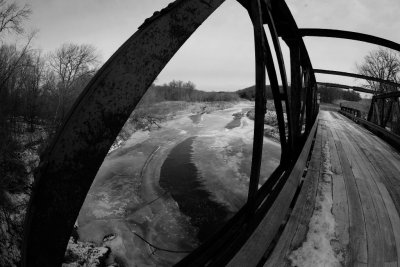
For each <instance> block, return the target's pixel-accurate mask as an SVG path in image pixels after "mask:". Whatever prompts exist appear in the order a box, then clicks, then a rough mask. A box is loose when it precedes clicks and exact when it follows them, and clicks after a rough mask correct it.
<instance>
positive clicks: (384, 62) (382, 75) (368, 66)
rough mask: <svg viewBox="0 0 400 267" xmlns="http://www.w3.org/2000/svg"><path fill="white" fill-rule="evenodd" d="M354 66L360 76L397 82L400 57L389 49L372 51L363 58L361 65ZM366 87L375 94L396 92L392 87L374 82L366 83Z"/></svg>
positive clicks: (399, 70)
mask: <svg viewBox="0 0 400 267" xmlns="http://www.w3.org/2000/svg"><path fill="white" fill-rule="evenodd" d="M356 66H357V69H358V72H359V73H360V74H362V75H367V76H372V77H375V78H379V79H382V80H389V81H392V82H399V72H400V56H399V54H398V53H397V52H394V51H392V50H390V49H384V48H379V49H377V50H373V51H371V52H370V53H369V54H368V55H367V56H365V57H364V61H363V62H362V63H361V65H358V64H356ZM368 87H369V88H371V89H372V90H375V91H376V92H377V93H382V92H390V91H396V90H397V89H396V87H394V86H391V85H388V84H384V83H379V82H374V81H368Z"/></svg>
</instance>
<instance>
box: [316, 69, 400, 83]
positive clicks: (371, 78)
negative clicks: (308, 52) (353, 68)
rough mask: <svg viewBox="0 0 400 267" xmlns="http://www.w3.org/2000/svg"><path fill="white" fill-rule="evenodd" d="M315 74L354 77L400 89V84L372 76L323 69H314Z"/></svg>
mask: <svg viewBox="0 0 400 267" xmlns="http://www.w3.org/2000/svg"><path fill="white" fill-rule="evenodd" d="M314 72H315V73H321V74H330V75H338V76H346V77H352V78H357V79H364V80H370V81H375V82H380V83H386V84H389V85H392V86H395V87H400V84H398V83H395V82H392V81H389V80H383V79H379V78H375V77H372V76H366V75H361V74H356V73H350V72H343V71H335V70H322V69H314Z"/></svg>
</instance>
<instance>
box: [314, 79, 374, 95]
mask: <svg viewBox="0 0 400 267" xmlns="http://www.w3.org/2000/svg"><path fill="white" fill-rule="evenodd" d="M317 84H318V85H321V86H325V87H335V88H342V89H351V90H353V91H357V92H362V93H367V94H374V93H375V91H374V90H370V89H365V88H363V87H359V86H350V85H345V84H338V83H323V82H317Z"/></svg>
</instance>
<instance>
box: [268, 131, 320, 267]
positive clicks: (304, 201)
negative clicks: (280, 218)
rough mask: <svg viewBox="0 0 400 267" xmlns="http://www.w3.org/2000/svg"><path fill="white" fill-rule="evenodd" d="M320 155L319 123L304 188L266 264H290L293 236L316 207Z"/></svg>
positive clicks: (306, 223) (307, 221)
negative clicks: (289, 257) (289, 256)
mask: <svg viewBox="0 0 400 267" xmlns="http://www.w3.org/2000/svg"><path fill="white" fill-rule="evenodd" d="M320 155H321V129H320V126H319V125H318V129H317V136H316V139H315V143H314V147H313V150H312V157H311V160H310V163H309V167H308V171H307V174H306V177H305V179H304V183H303V186H302V189H301V191H300V194H299V196H298V199H297V201H296V204H295V206H294V208H293V211H292V214H291V215H290V218H289V220H288V222H287V224H286V226H285V229H284V231H283V233H282V235H281V236H280V238H279V241H278V243H277V245H276V246H275V248H274V250H273V252H272V254H271V255H270V256H269V258H268V260H267V262H266V263H265V265H264V266H290V262H289V260H288V258H287V257H288V255H289V254H290V253H291V251H292V250H293V249H294V248H295V247H294V246H293V244H292V240H293V237H294V236H295V234H296V232H297V231H301V229H302V228H304V226H306V227H307V225H308V223H309V221H310V218H311V216H312V212H313V209H314V205H315V196H316V190H317V185H318V179H319V175H320V170H319V166H320V165H321V162H320V159H321V157H320Z"/></svg>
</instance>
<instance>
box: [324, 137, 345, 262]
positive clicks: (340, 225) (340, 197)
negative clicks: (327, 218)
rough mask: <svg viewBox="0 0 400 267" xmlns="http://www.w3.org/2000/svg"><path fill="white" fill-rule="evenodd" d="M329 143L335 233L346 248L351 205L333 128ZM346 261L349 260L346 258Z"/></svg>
mask: <svg viewBox="0 0 400 267" xmlns="http://www.w3.org/2000/svg"><path fill="white" fill-rule="evenodd" d="M328 143H329V149H330V154H331V165H332V200H333V204H332V205H333V207H332V213H333V215H334V217H335V221H336V228H335V233H336V235H337V238H338V240H339V244H340V248H341V249H342V250H345V248H346V247H347V246H348V245H349V225H350V219H349V205H348V199H347V193H346V185H345V181H344V177H343V172H342V166H341V165H340V160H339V155H338V152H337V150H336V146H335V141H334V140H333V135H332V132H331V130H329V131H328ZM346 256H347V255H345V257H346ZM345 262H347V260H346V259H345Z"/></svg>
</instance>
